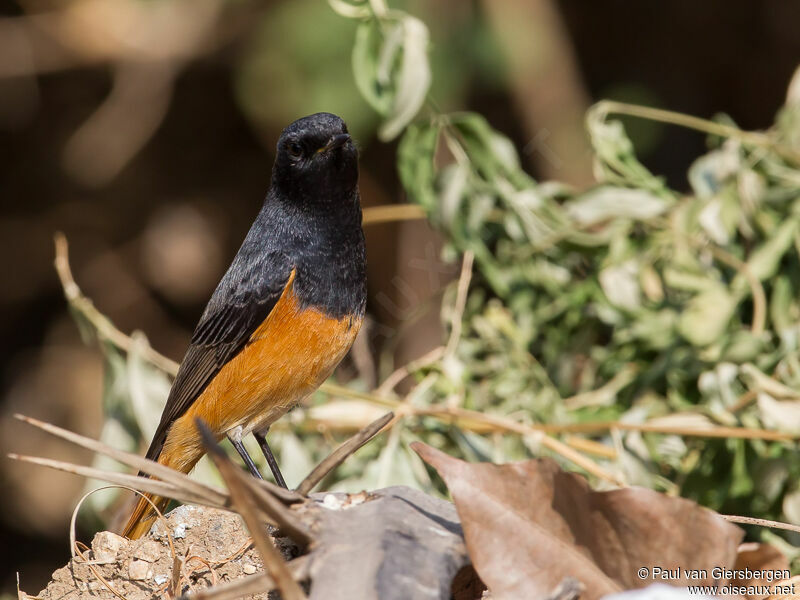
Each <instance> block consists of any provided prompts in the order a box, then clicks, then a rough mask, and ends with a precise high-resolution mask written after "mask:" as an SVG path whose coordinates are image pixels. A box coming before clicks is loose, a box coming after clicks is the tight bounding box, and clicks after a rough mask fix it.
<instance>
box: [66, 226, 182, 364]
mask: <svg viewBox="0 0 800 600" xmlns="http://www.w3.org/2000/svg"><path fill="white" fill-rule="evenodd" d="M54 241H55V246H56V257H55V260H54V262H53V264H54V265H55V268H56V273H58V278H59V280H60V281H61V287H62V288H63V289H64V297H65V298H66V299H67V302H69V305H70V306H71V307H72V308H73V309H74V310H76V311H78V312H79V313H80V314H81V315H82V316H83V317H84V318H85V319H86V320H87V321H89V322H90V323H91V324H92V326H93V327H94V328H95V330H96V331H97V336H98V337H99V338H100V339H102V340H103V341H107V342H111V343H112V344H113V345H114V346H116V347H118V348H121V349H122V350H124V351H125V352H130V351H131V349H132V348H133V340H132V338H131V337H130V336H129V335H125V334H124V333H122V332H121V331H120V330H119V329H117V328H116V327H115V326H114V324H113V323H112V322H111V321H110V320H109V319H108V317H106V316H105V315H104V314H103V313H101V312H100V311H99V310H97V308H95V306H94V304H93V303H92V301H91V300H89V298H87V297H86V296H84V295H83V292H81V289H80V288H79V287H78V284H77V283H75V279H74V278H73V276H72V270H71V269H70V266H69V245H68V244H67V238H66V237H65V236H64V234H63V233H61V232H58V233H56V234H55V236H54ZM139 350H141V353H142V357H143V358H145V359H146V360H147V361H149V362H151V363H152V364H154V365H155V366H157V367H158V368H159V369H161V370H162V371H164V372H165V373H168V374H170V375H172V376H173V377H174V376H175V375H176V374H177V373H178V363H176V362H175V361H174V360H172V359H170V358H167V357H166V356H164V355H163V354H161V353H159V352H156V351H155V350H153V349H152V348H150V347H149V346H146V347H144V348H141V349H139Z"/></svg>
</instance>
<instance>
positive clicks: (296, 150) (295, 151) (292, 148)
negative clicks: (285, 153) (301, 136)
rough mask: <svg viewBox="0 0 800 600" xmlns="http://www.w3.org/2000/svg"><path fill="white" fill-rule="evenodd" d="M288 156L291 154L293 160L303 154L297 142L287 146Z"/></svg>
mask: <svg viewBox="0 0 800 600" xmlns="http://www.w3.org/2000/svg"><path fill="white" fill-rule="evenodd" d="M289 154H291V155H292V156H294V157H295V158H298V157H299V156H301V155H302V154H303V147H302V146H301V145H300V144H298V143H297V142H292V143H291V144H289Z"/></svg>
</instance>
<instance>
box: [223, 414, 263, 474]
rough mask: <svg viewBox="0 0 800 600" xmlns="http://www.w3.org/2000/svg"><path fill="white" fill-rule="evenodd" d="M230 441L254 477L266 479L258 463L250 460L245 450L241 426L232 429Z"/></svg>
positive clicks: (229, 434) (229, 435) (229, 436)
mask: <svg viewBox="0 0 800 600" xmlns="http://www.w3.org/2000/svg"><path fill="white" fill-rule="evenodd" d="M228 439H229V440H230V441H231V444H233V447H234V448H236V451H237V452H238V453H239V456H241V457H242V460H243V461H244V464H245V465H247V468H248V469H250V472H251V473H252V474H253V477H258V478H259V479H264V478H263V477H262V476H261V472H260V471H259V470H258V467H256V463H254V462H253V459H252V458H250V455H249V454H248V453H247V450H245V448H244V444H242V426H241V425H239V426H238V427H236V428H235V429H231V430H230V431H229V432H228ZM273 460H274V459H273Z"/></svg>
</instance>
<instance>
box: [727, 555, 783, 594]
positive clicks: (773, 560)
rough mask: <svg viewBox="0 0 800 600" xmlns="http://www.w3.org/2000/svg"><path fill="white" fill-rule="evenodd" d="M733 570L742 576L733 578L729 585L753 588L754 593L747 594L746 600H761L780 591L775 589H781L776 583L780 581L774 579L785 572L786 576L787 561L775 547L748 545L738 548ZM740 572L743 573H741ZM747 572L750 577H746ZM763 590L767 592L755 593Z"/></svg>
mask: <svg viewBox="0 0 800 600" xmlns="http://www.w3.org/2000/svg"><path fill="white" fill-rule="evenodd" d="M734 568H735V570H736V572H737V574H741V575H743V576H742V577H734V578H733V579H732V580H731V584H733V585H736V586H739V587H745V588H753V590H754V593H752V594H748V595H747V596H746V598H747V599H748V600H761V599H762V598H767V597H769V596H770V595H772V594H775V593H776V592H780V591H781V590H780V588H778V589H776V587H775V586H776V584H778V585H779V586H780V587H781V588H782V585H781V584H780V583H778V582H777V581H776V579H781V578H780V577H776V573H777V572H778V571H785V572H786V574H787V575H788V574H789V560H788V559H787V558H786V557H785V556H784V555H783V554H782V553H781V551H780V550H778V549H777V548H776V547H775V546H770V545H769V544H756V543H748V544H742V545H741V546H739V554H738V555H737V556H736V566H735V567H734ZM742 571H744V573H741V572H742ZM748 571H750V572H752V574H753V576H752V577H747V576H746V575H747V572H748ZM787 579H788V577H787ZM790 587H791V586H790ZM764 589H766V590H768V591H767V593H758V592H757V590H764Z"/></svg>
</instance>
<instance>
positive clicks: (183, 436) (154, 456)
mask: <svg viewBox="0 0 800 600" xmlns="http://www.w3.org/2000/svg"><path fill="white" fill-rule="evenodd" d="M154 449H155V450H154ZM202 456H203V447H202V444H201V443H200V436H199V435H198V434H197V430H196V429H195V425H194V422H193V421H192V420H191V418H190V417H182V418H180V419H178V420H177V421H175V423H173V425H172V427H171V428H170V434H169V437H168V438H167V441H166V443H165V444H164V445H163V447H162V446H160V445H158V446H151V448H150V450H148V452H147V458H149V459H150V460H156V461H158V462H159V463H161V464H162V465H164V466H166V467H170V468H171V469H175V470H176V471H180V472H181V473H188V472H189V471H191V470H192V469H193V468H194V466H195V464H197V461H198V460H200V458H201V457H202ZM140 475H141V473H140ZM144 496H146V497H147V498H149V499H150V500H151V501H152V502H153V504H155V505H156V506H157V507H158V510H160V511H162V512H163V511H164V509H165V508H166V507H167V504H169V498H163V497H161V496H155V495H153V494H145V495H144ZM155 518H156V511H155V510H154V509H153V506H152V505H151V504H150V502H148V501H147V500H145V498H144V497H140V498H139V501H138V502H137V503H136V508H134V509H133V513H132V514H131V516H130V518H129V519H128V523H127V524H126V525H125V529H123V532H122V535H124V536H125V537H128V538H130V539H132V540H135V539H136V538H139V537H141V536H143V535H145V534H146V533H147V532H148V531H150V526H151V525H152V524H153V522H154V520H155Z"/></svg>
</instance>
